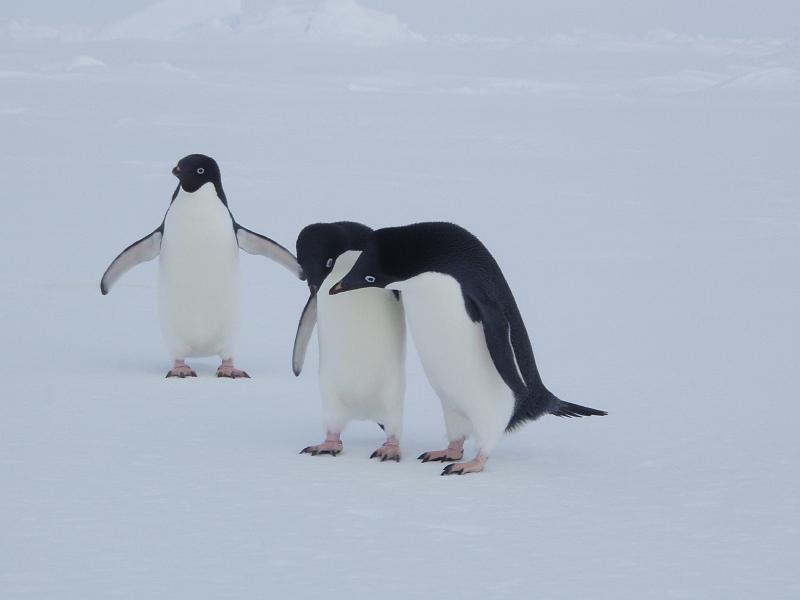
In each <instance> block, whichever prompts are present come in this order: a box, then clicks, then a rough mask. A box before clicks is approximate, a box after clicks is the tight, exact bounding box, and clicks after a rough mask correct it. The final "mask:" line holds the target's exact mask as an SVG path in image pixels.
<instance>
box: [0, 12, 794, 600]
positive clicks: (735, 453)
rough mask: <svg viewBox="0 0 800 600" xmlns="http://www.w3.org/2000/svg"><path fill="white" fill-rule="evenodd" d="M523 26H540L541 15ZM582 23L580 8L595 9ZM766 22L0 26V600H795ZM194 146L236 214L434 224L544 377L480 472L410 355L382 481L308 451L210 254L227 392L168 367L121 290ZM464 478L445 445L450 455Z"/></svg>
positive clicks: (369, 20) (291, 286)
mask: <svg viewBox="0 0 800 600" xmlns="http://www.w3.org/2000/svg"><path fill="white" fill-rule="evenodd" d="M552 4H553V5H555V4H556V3H552ZM601 7H602V8H601ZM798 23H800V8H798V5H797V4H796V3H795V2H773V3H770V2H767V3H763V2H758V3H757V2H750V3H748V2H721V1H718V0H713V1H710V2H704V3H698V2H689V1H688V0H680V1H676V2H672V3H667V2H655V1H649V0H647V1H645V0H643V1H642V2H641V3H630V2H625V1H623V0H614V1H612V2H608V3H593V2H589V0H586V2H578V1H577V0H570V1H567V2H564V3H561V4H560V5H559V7H554V6H551V7H549V8H547V7H541V6H537V5H536V3H533V2H525V1H523V0H517V1H514V2H511V1H509V2H496V3H495V2H486V3H477V2H475V3H467V2H456V1H455V0H443V1H441V2H434V1H432V0H430V1H427V2H426V1H423V0H413V1H411V0H409V1H408V2H378V1H377V0H370V1H368V0H358V1H357V2H356V1H355V0H329V1H327V2H321V1H320V2H310V1H309V2H292V3H289V2H260V3H258V2H253V3H247V2H245V3H244V5H243V6H242V5H241V4H240V3H239V2H237V1H235V0H224V1H208V2H189V1H188V0H183V1H177V0H166V1H164V2H160V3H158V4H154V3H148V2H146V1H143V0H142V1H136V2H108V3H98V2H88V1H81V2H73V3H66V2H57V1H56V0H48V1H44V0H43V1H42V2H38V3H24V2H4V3H3V4H2V5H1V6H0V134H1V135H2V144H0V153H1V155H0V189H1V190H2V210H3V216H2V219H1V220H0V227H1V228H2V231H0V251H1V255H2V259H1V260H0V269H2V271H1V272H0V275H2V276H1V277H0V294H1V295H2V304H0V307H1V308H2V310H0V331H2V339H3V341H4V343H3V345H2V350H0V353H1V354H0V375H2V382H3V383H2V399H0V598H2V599H3V600H12V599H13V600H16V599H54V600H66V599H70V600H71V599H76V600H89V599H104V600H105V599H112V598H114V599H115V598H124V599H162V598H164V599H183V598H187V599H193V600H194V599H203V598H242V599H252V598H290V599H295V598H297V599H306V598H309V599H314V598H325V599H331V598H347V599H362V598H363V599H367V598H437V599H445V598H454V599H455V598H458V599H472V598H482V599H483V598H531V599H534V598H535V599H537V600H539V599H542V600H546V599H553V600H583V599H609V600H611V599H613V600H620V599H633V600H642V599H648V600H649V599H662V598H663V599H673V598H677V599H684V598H686V599H698V600H708V599H725V600H730V599H739V598H741V599H752V598H765V599H771V600H782V599H790V598H800V575H798V571H797V566H798V562H800V456H799V454H800V453H798V441H797V440H798V422H800V385H798V366H799V365H800V360H798V359H800V351H799V350H800V342H798V340H799V339H800V319H799V318H798V307H800V279H799V278H800V176H799V171H798V139H799V136H798V134H800V36H798ZM192 152H202V153H206V154H209V155H212V156H214V157H215V158H216V159H217V160H218V161H219V163H220V165H221V168H222V174H223V181H224V184H225V190H226V192H227V195H228V198H229V201H230V206H231V209H232V211H233V214H234V215H235V217H236V218H237V220H238V221H239V222H240V223H242V224H243V225H245V226H246V227H249V228H251V229H254V230H256V231H258V232H261V233H264V234H266V235H269V236H271V237H273V238H274V239H276V240H278V241H280V242H282V243H283V244H285V245H287V246H289V247H291V248H293V247H294V240H295V238H296V235H297V233H298V232H299V231H300V229H301V228H302V227H303V226H304V225H306V224H308V223H311V222H315V221H329V220H339V219H354V220H358V221H362V222H364V223H367V224H369V225H371V226H373V227H380V226H387V225H395V224H402V223H408V222H413V221H421V220H451V221H455V222H458V223H460V224H462V225H464V226H465V227H467V228H468V229H470V230H472V231H473V232H474V233H475V234H476V235H478V236H479V237H480V238H481V239H482V240H483V241H484V242H485V243H486V245H487V246H488V247H489V248H490V249H491V250H492V252H493V253H494V255H495V257H496V258H497V260H498V262H499V263H500V265H501V266H502V267H503V269H504V272H505V274H506V277H507V279H508V280H509V282H510V284H511V287H512V289H513V290H514V292H515V295H516V298H517V301H518V303H519V306H520V309H521V312H522V314H523V317H524V318H525V321H526V323H527V326H528V330H529V332H530V334H531V337H532V340H533V346H534V351H535V353H536V358H537V361H538V363H539V368H540V371H541V373H542V376H543V378H544V380H545V382H546V383H547V385H548V386H549V387H550V389H552V390H553V391H554V392H555V393H556V394H558V395H559V396H560V397H561V398H563V399H565V400H568V401H570V402H576V403H579V404H585V405H589V406H593V407H597V408H602V409H605V410H608V411H609V416H607V417H603V418H588V419H572V420H566V419H558V418H555V417H545V418H543V419H541V420H540V421H538V422H536V423H531V424H528V425H527V426H525V427H524V428H523V429H522V430H520V431H517V432H516V433H514V434H512V435H509V436H507V437H506V438H505V439H504V440H503V441H502V442H501V444H500V445H499V447H498V449H497V451H496V452H495V453H494V454H493V455H492V457H491V459H490V460H489V462H488V463H487V469H486V471H485V472H484V473H481V474H478V475H468V476H465V477H440V476H439V472H440V470H441V467H442V465H441V464H438V463H431V464H424V465H423V464H419V463H418V462H417V461H416V460H415V459H416V457H417V455H418V454H420V453H421V452H423V451H425V450H431V449H437V448H441V447H443V445H444V444H445V443H446V442H445V438H444V427H443V423H442V417H441V411H440V408H439V402H438V399H437V397H436V395H435V394H434V392H433V391H432V390H431V388H430V387H429V386H428V384H427V382H426V380H425V378H424V375H423V373H422V370H421V367H420V365H419V362H418V360H417V358H416V353H415V351H414V349H413V345H411V344H410V346H409V361H408V362H409V373H408V392H407V399H406V402H407V408H406V419H405V433H404V437H403V440H402V449H403V453H404V459H403V461H402V462H400V463H399V464H395V463H391V464H390V463H383V464H381V463H378V462H375V461H370V460H368V456H369V454H370V453H371V452H372V451H373V450H374V449H375V448H376V447H377V446H378V445H379V444H380V443H381V442H382V436H381V432H380V430H379V429H378V428H377V427H376V426H375V425H374V424H371V423H361V424H356V425H354V426H352V427H350V428H349V429H348V430H347V431H346V432H345V435H344V443H345V450H344V453H343V454H342V455H340V456H338V457H336V458H331V457H329V456H320V457H310V456H307V455H299V454H298V451H299V450H300V449H301V448H303V447H304V446H306V445H308V444H311V443H316V442H318V441H320V440H321V439H322V432H321V425H320V422H321V417H320V406H319V404H320V401H319V395H318V388H317V381H316V368H317V357H316V345H315V343H314V344H313V345H312V346H311V348H310V349H309V357H308V360H307V362H306V367H305V370H304V372H303V374H302V376H301V377H300V378H299V379H296V378H295V377H294V376H293V375H292V373H291V368H290V358H291V349H292V342H293V339H294V331H295V327H296V323H297V318H298V316H299V314H300V311H301V309H302V307H303V304H304V302H305V299H306V297H307V293H308V292H307V288H306V287H305V285H304V284H302V283H300V282H298V281H296V280H293V279H292V278H291V276H290V275H289V274H288V273H287V272H286V271H285V270H283V269H281V268H280V267H279V266H277V265H275V264H273V263H270V262H269V261H267V260H265V259H264V258H261V257H253V256H249V255H244V254H243V255H242V265H243V278H244V281H245V287H244V298H245V300H244V309H243V313H244V322H243V331H242V336H241V343H240V351H239V353H238V356H237V359H238V360H237V362H238V363H239V365H240V366H241V367H242V368H244V369H246V370H248V371H249V373H250V374H251V375H252V376H253V379H252V380H236V381H232V380H218V379H216V378H215V377H214V376H213V375H214V370H215V368H216V366H217V360H216V359H205V360H194V361H189V362H190V364H192V365H193V366H194V367H195V368H196V369H197V370H198V372H199V375H200V376H199V377H198V378H197V379H193V380H172V379H171V380H165V379H164V374H165V372H166V371H167V369H168V367H169V366H170V365H169V363H170V361H169V357H168V356H167V352H166V349H165V347H164V344H163V342H162V340H161V335H160V331H159V326H158V317H157V306H156V290H155V283H156V272H157V271H156V269H157V264H156V262H152V263H148V264H146V265H142V266H139V267H137V268H136V269H135V270H133V271H131V272H130V273H128V274H127V275H126V276H125V277H124V278H123V279H122V280H121V281H120V282H119V284H118V285H117V286H116V287H115V288H114V289H113V290H112V292H111V294H110V295H108V296H106V297H103V296H101V295H100V291H99V280H100V276H101V274H102V273H103V270H104V269H105V268H106V266H107V265H108V263H109V262H110V261H111V259H113V258H114V256H115V255H116V254H117V252H119V251H120V250H121V249H122V248H123V247H125V246H126V245H128V244H129V243H131V242H132V241H134V240H136V239H138V238H139V237H141V236H143V235H144V234H146V233H148V232H150V231H152V230H153V229H154V228H155V227H156V226H157V225H158V224H159V223H160V222H161V219H162V216H163V214H164V211H165V210H166V208H167V205H168V202H169V198H170V195H171V193H172V191H173V189H174V186H175V185H176V182H175V179H174V177H173V176H172V175H171V174H170V169H171V168H172V166H173V165H174V164H175V162H176V161H177V160H178V159H179V158H181V157H182V156H184V155H186V154H189V153H192ZM472 451H473V448H472V447H471V446H469V447H468V453H469V454H471V453H472Z"/></svg>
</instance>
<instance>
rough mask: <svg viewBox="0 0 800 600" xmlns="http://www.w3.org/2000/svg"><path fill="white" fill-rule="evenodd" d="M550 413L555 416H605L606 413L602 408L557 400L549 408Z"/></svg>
mask: <svg viewBox="0 0 800 600" xmlns="http://www.w3.org/2000/svg"><path fill="white" fill-rule="evenodd" d="M550 414H551V415H555V416H557V417H569V418H572V417H605V416H606V415H607V414H608V413H607V412H606V411H604V410H598V409H596V408H589V407H588V406H581V405H580V404H573V403H572V402H564V401H563V400H559V401H558V402H556V404H555V405H554V406H553V408H552V409H550Z"/></svg>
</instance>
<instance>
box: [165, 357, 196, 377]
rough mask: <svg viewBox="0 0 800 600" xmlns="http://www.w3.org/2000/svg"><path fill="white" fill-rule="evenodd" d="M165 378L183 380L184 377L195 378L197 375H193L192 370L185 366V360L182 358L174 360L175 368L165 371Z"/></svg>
mask: <svg viewBox="0 0 800 600" xmlns="http://www.w3.org/2000/svg"><path fill="white" fill-rule="evenodd" d="M167 377H179V378H181V379H183V378H184V377H197V373H195V372H194V369H192V368H191V367H190V366H189V365H187V364H186V361H185V360H183V359H182V358H176V359H175V366H173V367H172V368H171V369H170V370H169V371H167Z"/></svg>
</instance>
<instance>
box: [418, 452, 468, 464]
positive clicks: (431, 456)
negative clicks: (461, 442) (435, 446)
mask: <svg viewBox="0 0 800 600" xmlns="http://www.w3.org/2000/svg"><path fill="white" fill-rule="evenodd" d="M463 455H464V453H463V452H455V451H453V452H451V451H450V450H449V449H448V450H432V451H431V452H423V453H422V454H420V455H419V456H418V457H417V460H421V461H422V462H424V463H426V462H450V461H456V460H461V458H462V457H463Z"/></svg>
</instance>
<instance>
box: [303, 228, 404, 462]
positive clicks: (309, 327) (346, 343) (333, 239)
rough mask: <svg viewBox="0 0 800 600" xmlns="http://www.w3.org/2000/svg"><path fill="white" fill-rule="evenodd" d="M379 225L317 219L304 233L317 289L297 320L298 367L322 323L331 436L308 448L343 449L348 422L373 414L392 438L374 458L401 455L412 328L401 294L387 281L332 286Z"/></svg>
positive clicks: (308, 269) (306, 266) (322, 371)
mask: <svg viewBox="0 0 800 600" xmlns="http://www.w3.org/2000/svg"><path fill="white" fill-rule="evenodd" d="M371 233H372V230H371V229H370V228H369V227H367V226H365V225H361V224H359V223H351V222H340V223H317V224H314V225H309V226H308V227H306V228H305V229H303V231H301V232H300V235H299V236H298V238H297V258H298V260H299V261H300V265H301V266H302V268H303V271H304V272H305V274H306V276H307V278H308V279H307V281H308V287H309V290H310V292H311V294H310V296H309V299H308V302H307V303H306V306H305V308H304V309H303V313H302V316H301V317H300V323H299V325H298V327H297V337H296V339H295V345H294V353H293V355H292V369H293V370H294V373H295V375H299V374H300V370H301V369H302V366H303V360H304V358H305V352H306V348H307V346H308V342H309V340H310V338H311V334H312V332H313V330H314V326H315V324H316V326H317V337H318V340H319V387H320V393H321V395H322V412H323V425H324V429H325V433H326V437H325V441H323V442H322V443H320V444H317V445H315V446H308V447H306V448H304V449H303V450H302V451H301V454H302V453H309V454H312V455H317V454H331V455H333V456H336V455H337V454H338V453H339V452H341V451H342V440H341V433H342V430H343V429H344V428H345V426H346V425H347V423H348V422H349V421H351V420H354V419H365V420H371V421H375V422H376V423H379V424H381V426H382V427H383V429H384V432H385V433H386V442H385V443H384V444H383V445H382V446H381V447H380V448H378V449H377V450H375V452H373V453H372V456H370V458H379V459H381V461H387V460H394V461H399V460H400V433H401V430H402V426H403V423H402V421H403V395H404V393H405V338H406V329H405V318H404V315H403V305H402V303H401V301H400V298H399V294H397V293H392V292H389V291H387V290H380V289H378V290H373V289H365V290H359V291H356V292H353V293H352V294H346V295H344V296H331V295H330V294H329V293H328V292H329V290H330V288H331V286H333V284H334V283H336V282H338V281H339V280H340V279H341V278H342V277H344V276H345V274H347V272H348V271H350V269H351V268H352V267H353V265H354V264H355V262H356V259H357V258H358V257H359V255H360V254H361V251H362V250H363V249H364V248H365V245H366V243H367V240H368V239H369V236H370V235H371Z"/></svg>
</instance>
